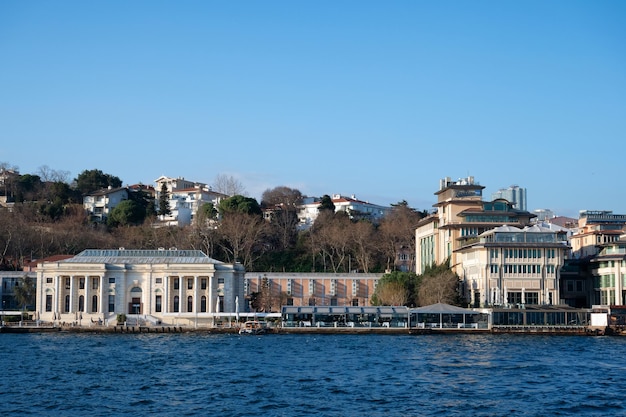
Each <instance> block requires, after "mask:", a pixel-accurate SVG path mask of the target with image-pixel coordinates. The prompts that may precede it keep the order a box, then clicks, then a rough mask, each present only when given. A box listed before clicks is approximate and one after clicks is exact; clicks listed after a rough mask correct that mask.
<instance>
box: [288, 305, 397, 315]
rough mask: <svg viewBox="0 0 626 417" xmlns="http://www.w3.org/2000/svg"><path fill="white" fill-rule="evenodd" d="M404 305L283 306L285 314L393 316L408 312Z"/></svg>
mask: <svg viewBox="0 0 626 417" xmlns="http://www.w3.org/2000/svg"><path fill="white" fill-rule="evenodd" d="M407 311H408V309H407V307H404V306H378V307H375V306H372V307H354V306H302V307H297V306H283V308H282V312H283V314H378V315H380V316H389V317H390V316H392V315H394V314H406V313H407Z"/></svg>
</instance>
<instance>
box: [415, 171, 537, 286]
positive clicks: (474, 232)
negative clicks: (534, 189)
mask: <svg viewBox="0 0 626 417" xmlns="http://www.w3.org/2000/svg"><path fill="white" fill-rule="evenodd" d="M484 188H485V187H483V186H481V185H479V184H478V183H477V182H475V181H474V177H467V178H463V179H459V180H458V181H452V180H451V179H450V178H449V177H447V178H444V179H442V180H440V182H439V190H438V191H437V192H435V195H436V196H437V203H436V204H434V207H436V208H437V211H436V212H435V213H433V214H431V215H430V216H427V217H425V218H424V219H422V220H421V221H420V222H419V223H418V224H417V228H416V230H415V244H416V252H415V258H416V260H415V262H416V267H415V270H416V273H417V274H422V273H423V272H424V271H425V270H426V268H428V267H429V266H432V265H439V264H442V263H444V262H446V261H449V262H450V266H451V268H452V269H453V270H454V271H455V272H457V273H458V270H457V265H458V264H459V262H460V260H459V259H457V253H456V252H455V251H456V250H457V249H458V248H460V247H462V246H465V245H467V244H468V243H469V242H471V241H474V240H476V239H477V238H478V236H479V235H480V234H482V233H484V232H486V231H488V230H491V229H493V228H495V227H498V226H501V225H511V226H516V227H520V228H523V227H525V226H527V225H529V224H530V223H531V219H532V218H533V217H534V215H533V214H531V213H529V212H527V211H524V210H516V209H514V208H513V207H512V204H511V203H510V202H508V201H507V200H504V199H501V200H494V201H491V202H486V201H483V200H482V191H483V189H484Z"/></svg>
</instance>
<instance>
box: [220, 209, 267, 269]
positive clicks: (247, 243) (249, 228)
mask: <svg viewBox="0 0 626 417" xmlns="http://www.w3.org/2000/svg"><path fill="white" fill-rule="evenodd" d="M218 232H219V235H220V241H219V245H220V247H221V249H222V250H223V252H224V255H225V256H226V257H227V258H228V261H229V262H231V263H234V262H241V263H242V264H243V266H244V267H245V268H246V269H248V270H250V269H251V268H252V264H253V262H254V260H256V259H257V258H258V257H259V256H260V254H261V246H262V242H263V241H264V237H265V233H266V224H265V221H264V220H263V218H262V217H261V216H258V215H254V214H246V213H241V212H231V213H227V214H226V215H224V217H223V218H222V221H221V222H220V225H219V227H218Z"/></svg>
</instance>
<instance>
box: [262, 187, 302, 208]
mask: <svg viewBox="0 0 626 417" xmlns="http://www.w3.org/2000/svg"><path fill="white" fill-rule="evenodd" d="M300 204H302V193H301V192H300V191H299V190H296V189H293V188H289V187H285V186H279V187H274V188H271V189H270V188H268V189H267V190H265V191H264V192H263V195H262V196H261V207H263V208H272V207H276V206H281V207H282V208H283V209H285V210H297V207H298V206H299V205H300Z"/></svg>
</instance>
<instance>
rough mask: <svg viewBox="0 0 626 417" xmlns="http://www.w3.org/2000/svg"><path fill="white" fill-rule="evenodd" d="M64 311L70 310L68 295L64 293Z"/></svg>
mask: <svg viewBox="0 0 626 417" xmlns="http://www.w3.org/2000/svg"><path fill="white" fill-rule="evenodd" d="M64 312H65V313H69V312H70V295H69V294H68V295H66V296H65V310H64Z"/></svg>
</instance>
